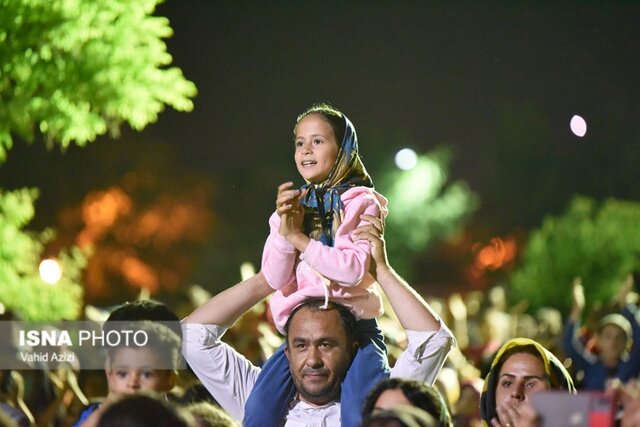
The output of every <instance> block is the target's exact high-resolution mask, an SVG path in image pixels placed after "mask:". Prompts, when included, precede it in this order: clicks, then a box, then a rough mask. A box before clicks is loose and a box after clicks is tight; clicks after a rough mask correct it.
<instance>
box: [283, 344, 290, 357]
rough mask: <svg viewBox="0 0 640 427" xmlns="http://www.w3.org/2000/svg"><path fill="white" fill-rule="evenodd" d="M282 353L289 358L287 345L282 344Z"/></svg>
mask: <svg viewBox="0 0 640 427" xmlns="http://www.w3.org/2000/svg"><path fill="white" fill-rule="evenodd" d="M284 355H285V356H287V359H289V346H288V345H285V346H284Z"/></svg>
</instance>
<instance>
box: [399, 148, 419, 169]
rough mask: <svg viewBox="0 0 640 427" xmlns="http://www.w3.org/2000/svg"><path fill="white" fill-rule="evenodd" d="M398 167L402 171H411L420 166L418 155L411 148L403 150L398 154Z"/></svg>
mask: <svg viewBox="0 0 640 427" xmlns="http://www.w3.org/2000/svg"><path fill="white" fill-rule="evenodd" d="M395 161H396V166H397V167H398V168H400V169H402V170H405V171H407V170H411V169H413V168H415V167H416V165H417V164H418V155H417V154H416V152H415V151H413V150H412V149H411V148H403V149H402V150H400V151H398V152H397V153H396V157H395Z"/></svg>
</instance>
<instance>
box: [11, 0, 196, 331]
mask: <svg viewBox="0 0 640 427" xmlns="http://www.w3.org/2000/svg"><path fill="white" fill-rule="evenodd" d="M158 3H159V0H136V1H131V0H0V103H1V104H2V108H0V164H2V163H4V162H5V161H6V159H7V152H8V150H9V149H10V148H11V147H12V145H13V142H14V138H16V137H17V138H20V139H23V140H26V141H28V142H32V141H35V140H42V141H44V142H46V143H47V146H48V147H53V146H55V145H57V146H60V147H62V148H65V147H68V146H69V145H70V144H77V145H79V146H83V145H85V144H86V143H88V142H91V141H93V140H95V138H96V137H97V136H99V135H103V134H106V133H107V132H110V134H111V135H114V136H117V135H118V134H119V130H120V128H121V126H122V125H123V124H125V123H127V124H128V125H129V126H130V127H132V128H133V129H135V130H141V129H142V128H144V127H145V126H146V125H147V124H149V123H152V122H154V121H156V120H157V118H158V114H159V113H160V112H161V111H162V110H163V108H164V106H165V105H169V106H171V107H173V108H175V109H176V110H179V111H190V110H191V109H192V108H193V103H192V100H191V99H192V98H193V97H194V96H195V94H196V87H195V85H194V84H193V83H192V82H190V81H188V80H187V79H185V77H184V76H183V74H182V72H181V70H180V69H178V68H176V67H169V65H170V64H171V62H172V57H171V55H170V54H169V53H168V52H167V49H166V44H165V42H164V40H163V39H165V38H167V37H169V36H171V34H172V30H171V27H170V26H169V21H168V20H167V19H166V18H164V17H159V16H153V15H152V14H153V12H154V10H155V7H156V5H157V4H158ZM36 197H37V190H34V189H20V190H14V191H0V238H1V239H2V240H1V242H2V244H1V245H0V303H1V305H4V306H5V307H6V308H9V309H13V310H15V311H17V312H18V313H19V315H21V316H22V317H23V318H25V319H29V320H57V319H62V318H65V319H73V318H76V317H77V316H78V315H79V314H80V307H81V305H82V294H83V287H82V285H81V284H80V273H81V269H82V268H84V266H85V264H86V253H85V252H83V251H81V250H80V249H78V248H77V247H71V249H69V250H66V251H65V250H61V251H60V253H59V254H58V261H59V263H60V264H61V265H62V268H63V272H64V274H63V277H62V279H61V280H60V281H59V282H58V283H57V284H56V285H55V286H51V285H47V284H45V283H44V282H43V281H42V279H40V277H39V272H38V265H39V262H40V260H41V258H42V256H43V254H44V251H45V244H46V243H47V242H49V241H50V239H51V238H52V236H53V232H52V231H50V230H48V231H45V232H43V233H31V232H29V231H27V229H26V227H27V225H28V223H29V221H30V220H31V219H32V218H33V215H34V208H33V203H34V200H35V198H36ZM0 308H1V307H0Z"/></svg>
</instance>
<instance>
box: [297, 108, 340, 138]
mask: <svg viewBox="0 0 640 427" xmlns="http://www.w3.org/2000/svg"><path fill="white" fill-rule="evenodd" d="M309 114H317V115H318V116H320V117H321V118H322V119H323V120H325V121H326V122H328V123H329V125H330V126H331V129H332V130H333V135H334V136H335V137H336V142H337V143H338V147H339V146H340V143H341V142H342V139H343V138H344V132H345V121H344V117H343V115H342V113H341V112H340V110H338V109H337V108H334V107H332V106H331V105H330V104H328V103H325V102H322V103H317V104H313V105H312V106H311V107H309V108H308V109H307V110H306V111H304V112H303V113H301V114H300V115H299V116H298V118H297V119H296V125H295V126H294V127H293V137H294V138H295V137H296V129H297V128H298V123H300V120H302V119H304V118H305V117H307V116H308V115H309Z"/></svg>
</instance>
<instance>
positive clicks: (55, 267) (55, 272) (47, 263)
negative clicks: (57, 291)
mask: <svg viewBox="0 0 640 427" xmlns="http://www.w3.org/2000/svg"><path fill="white" fill-rule="evenodd" d="M38 271H39V272H40V278H41V279H42V280H43V281H44V282H46V283H48V284H50V285H55V284H56V283H58V282H59V281H60V279H61V278H62V267H60V264H58V261H56V260H55V259H45V260H43V261H42V262H41V263H40V266H39V267H38Z"/></svg>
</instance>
